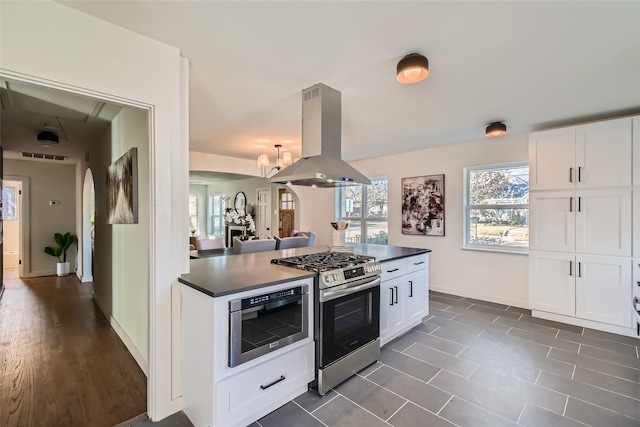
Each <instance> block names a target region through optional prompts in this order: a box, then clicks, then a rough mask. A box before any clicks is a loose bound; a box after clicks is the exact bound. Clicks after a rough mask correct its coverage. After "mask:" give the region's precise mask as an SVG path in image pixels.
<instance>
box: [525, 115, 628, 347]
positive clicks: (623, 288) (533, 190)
mask: <svg viewBox="0 0 640 427" xmlns="http://www.w3.org/2000/svg"><path fill="white" fill-rule="evenodd" d="M529 175H530V176H529V190H530V193H529V209H530V210H529V215H530V216H529V226H530V233H529V235H530V241H529V248H530V251H529V300H530V306H531V309H532V314H533V316H536V317H542V318H545V319H550V320H558V321H562V322H566V323H571V324H576V325H579V326H585V327H590V328H594V329H600V330H604V331H608V332H614V333H620V334H624V335H634V336H635V335H636V322H635V321H634V318H633V313H632V298H633V297H634V296H636V297H639V298H640V283H636V282H637V278H635V277H634V276H635V273H634V271H635V270H634V269H633V267H636V269H640V116H636V117H625V118H619V119H613V120H605V121H600V122H594V123H587V124H582V125H577V126H568V127H562V128H557V129H551V130H546V131H541V132H535V133H532V134H530V136H529Z"/></svg>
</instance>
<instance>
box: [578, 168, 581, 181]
mask: <svg viewBox="0 0 640 427" xmlns="http://www.w3.org/2000/svg"><path fill="white" fill-rule="evenodd" d="M578 182H582V167H581V166H578Z"/></svg>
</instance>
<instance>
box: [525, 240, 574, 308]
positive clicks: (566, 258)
mask: <svg viewBox="0 0 640 427" xmlns="http://www.w3.org/2000/svg"><path fill="white" fill-rule="evenodd" d="M576 267H577V266H576V263H575V260H574V255H573V254H568V253H562V252H541V251H530V252H529V299H530V305H531V308H532V309H533V310H541V311H547V312H549V313H557V314H565V315H567V316H575V296H576V295H575V290H576V288H575V279H574V275H575V274H576Z"/></svg>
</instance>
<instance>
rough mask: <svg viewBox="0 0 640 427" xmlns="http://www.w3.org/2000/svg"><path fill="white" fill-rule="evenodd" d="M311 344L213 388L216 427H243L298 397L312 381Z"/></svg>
mask: <svg viewBox="0 0 640 427" xmlns="http://www.w3.org/2000/svg"><path fill="white" fill-rule="evenodd" d="M314 349H315V347H314V344H313V343H308V344H307V345H305V346H304V347H301V348H298V349H296V350H293V351H290V352H288V353H285V354H284V355H282V356H280V357H278V358H275V359H271V360H269V361H267V362H264V363H262V364H260V365H257V366H254V367H253V368H251V369H248V370H245V371H243V372H241V373H240V374H238V375H234V376H231V377H229V378H226V379H224V380H222V381H220V382H218V383H217V384H216V386H215V401H216V424H215V425H217V426H238V427H244V426H246V425H249V424H251V423H252V422H254V421H255V420H257V419H259V418H261V417H262V416H264V415H266V414H267V413H269V412H271V411H272V410H274V409H276V408H279V407H280V406H282V404H283V403H282V399H283V396H291V399H292V398H295V397H297V396H298V395H300V394H301V392H300V387H301V385H302V386H303V387H302V389H303V392H304V389H305V387H304V386H306V384H307V383H309V382H311V381H312V380H313V378H314V369H315V364H314V360H315V359H314V354H315V350H314Z"/></svg>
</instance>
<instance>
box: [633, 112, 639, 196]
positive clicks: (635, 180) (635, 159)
mask: <svg viewBox="0 0 640 427" xmlns="http://www.w3.org/2000/svg"><path fill="white" fill-rule="evenodd" d="M632 174H633V185H637V186H640V116H635V117H634V118H633V172H632Z"/></svg>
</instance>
